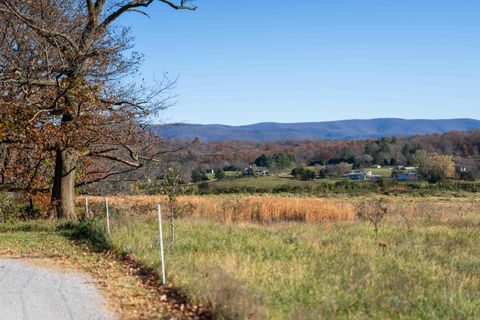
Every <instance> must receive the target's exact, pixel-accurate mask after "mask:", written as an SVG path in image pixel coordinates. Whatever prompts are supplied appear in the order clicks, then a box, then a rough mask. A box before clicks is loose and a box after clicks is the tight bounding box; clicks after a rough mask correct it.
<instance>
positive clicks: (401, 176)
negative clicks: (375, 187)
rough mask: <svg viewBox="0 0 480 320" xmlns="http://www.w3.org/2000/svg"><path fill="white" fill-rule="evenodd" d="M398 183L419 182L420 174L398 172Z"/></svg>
mask: <svg viewBox="0 0 480 320" xmlns="http://www.w3.org/2000/svg"><path fill="white" fill-rule="evenodd" d="M394 178H395V179H396V180H397V181H412V180H418V173H416V172H411V171H408V172H397V174H396V175H395V177H394Z"/></svg>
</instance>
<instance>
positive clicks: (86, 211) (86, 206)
mask: <svg viewBox="0 0 480 320" xmlns="http://www.w3.org/2000/svg"><path fill="white" fill-rule="evenodd" d="M85 216H86V217H87V219H88V218H90V210H89V209H88V197H85Z"/></svg>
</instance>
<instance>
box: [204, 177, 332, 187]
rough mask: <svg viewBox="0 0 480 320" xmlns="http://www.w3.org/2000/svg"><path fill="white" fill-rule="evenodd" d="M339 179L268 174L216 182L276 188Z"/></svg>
mask: <svg viewBox="0 0 480 320" xmlns="http://www.w3.org/2000/svg"><path fill="white" fill-rule="evenodd" d="M335 181H339V179H316V180H313V181H302V180H299V179H297V178H294V177H292V176H290V175H288V176H275V175H271V176H266V177H243V178H239V179H228V180H221V181H216V182H214V184H215V185H216V186H220V187H261V188H275V187H279V186H282V185H289V186H306V185H318V184H325V183H333V182H335Z"/></svg>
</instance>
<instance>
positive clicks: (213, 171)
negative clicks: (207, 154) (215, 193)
mask: <svg viewBox="0 0 480 320" xmlns="http://www.w3.org/2000/svg"><path fill="white" fill-rule="evenodd" d="M217 171H218V170H217V169H210V168H208V169H206V170H205V173H206V174H209V173H215V172H217Z"/></svg>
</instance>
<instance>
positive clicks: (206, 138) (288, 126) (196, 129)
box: [151, 118, 480, 142]
mask: <svg viewBox="0 0 480 320" xmlns="http://www.w3.org/2000/svg"><path fill="white" fill-rule="evenodd" d="M151 127H152V129H153V130H154V131H156V132H158V133H160V135H162V136H163V137H165V138H167V139H173V140H193V139H195V138H196V137H198V138H199V139H200V140H201V141H203V142H214V141H234V140H245V141H256V142H264V141H281V140H306V139H313V140H316V139H331V140H359V139H370V138H371V139H376V138H383V137H390V136H412V135H417V134H418V135H425V134H432V133H445V132H448V131H470V130H474V129H479V128H480V120H476V119H471V118H456V119H402V118H375V119H348V120H336V121H320V122H298V123H278V122H260V123H255V124H251V125H240V126H230V125H223V124H186V123H173V124H165V125H152V126H151Z"/></svg>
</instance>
